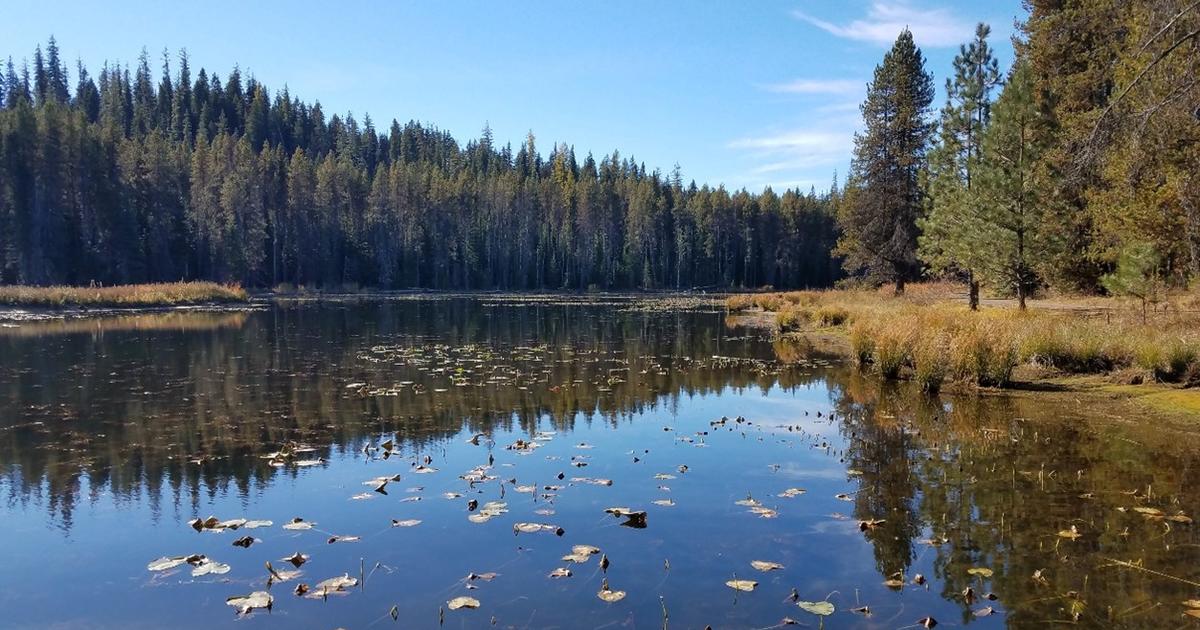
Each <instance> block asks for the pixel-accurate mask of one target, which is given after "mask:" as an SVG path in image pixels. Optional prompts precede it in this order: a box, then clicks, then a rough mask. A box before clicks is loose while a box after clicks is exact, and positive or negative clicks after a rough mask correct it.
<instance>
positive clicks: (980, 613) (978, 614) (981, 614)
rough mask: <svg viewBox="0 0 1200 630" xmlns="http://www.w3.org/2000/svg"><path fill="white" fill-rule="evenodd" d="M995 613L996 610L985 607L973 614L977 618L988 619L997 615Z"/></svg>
mask: <svg viewBox="0 0 1200 630" xmlns="http://www.w3.org/2000/svg"><path fill="white" fill-rule="evenodd" d="M995 612H996V609H994V608H992V607H991V606H984V607H983V608H980V609H979V610H976V611H975V612H973V613H971V614H972V615H975V616H976V617H988V616H991V615H993V614H995Z"/></svg>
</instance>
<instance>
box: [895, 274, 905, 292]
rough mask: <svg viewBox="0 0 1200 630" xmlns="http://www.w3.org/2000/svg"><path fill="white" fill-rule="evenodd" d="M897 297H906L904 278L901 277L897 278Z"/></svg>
mask: <svg viewBox="0 0 1200 630" xmlns="http://www.w3.org/2000/svg"><path fill="white" fill-rule="evenodd" d="M895 295H897V296H899V295H904V276H900V277H898V278H896V292H895Z"/></svg>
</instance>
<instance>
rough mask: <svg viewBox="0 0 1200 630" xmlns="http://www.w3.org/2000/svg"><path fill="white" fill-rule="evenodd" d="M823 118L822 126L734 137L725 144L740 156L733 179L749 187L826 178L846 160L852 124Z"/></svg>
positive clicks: (792, 185)
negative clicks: (737, 171) (740, 168)
mask: <svg viewBox="0 0 1200 630" xmlns="http://www.w3.org/2000/svg"><path fill="white" fill-rule="evenodd" d="M846 122H847V121H840V120H837V119H827V120H825V121H823V126H821V127H818V128H810V129H786V130H780V131H777V132H773V133H765V134H762V135H756V136H748V137H743V138H738V139H736V140H733V141H731V142H729V143H728V145H727V147H728V148H729V149H732V150H734V151H735V152H737V153H739V154H740V155H741V157H740V161H741V162H742V163H743V164H744V167H743V171H742V172H741V174H740V175H739V176H738V177H736V178H734V179H735V180H736V181H740V182H743V184H744V185H746V186H748V187H751V188H758V187H761V186H764V185H770V186H772V187H773V188H775V189H777V190H778V189H783V188H795V187H798V188H801V189H807V188H808V187H809V186H810V185H813V184H814V183H817V185H818V186H820V182H826V181H828V173H829V172H832V171H833V170H834V169H836V168H838V167H839V166H842V165H843V164H845V163H846V162H847V160H848V159H849V155H850V151H851V148H852V147H853V145H854V130H855V127H854V126H853V125H851V124H845V123H846Z"/></svg>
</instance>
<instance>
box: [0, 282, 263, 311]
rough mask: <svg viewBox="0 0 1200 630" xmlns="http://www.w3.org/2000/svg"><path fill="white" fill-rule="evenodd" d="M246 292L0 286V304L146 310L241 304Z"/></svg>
mask: <svg viewBox="0 0 1200 630" xmlns="http://www.w3.org/2000/svg"><path fill="white" fill-rule="evenodd" d="M246 299H247V295H246V291H245V290H244V289H242V287H241V286H239V285H236V284H218V283H216V282H164V283H157V284H126V285H118V286H111V287H95V286H89V287H68V286H53V287H30V286H0V304H4V305H8V306H29V307H41V308H61V307H150V306H182V305H191V304H207V303H228V302H245V301H246Z"/></svg>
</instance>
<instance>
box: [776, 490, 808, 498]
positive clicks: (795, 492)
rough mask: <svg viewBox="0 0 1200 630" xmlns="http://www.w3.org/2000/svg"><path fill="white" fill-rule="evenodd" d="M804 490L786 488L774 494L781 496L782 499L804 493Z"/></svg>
mask: <svg viewBox="0 0 1200 630" xmlns="http://www.w3.org/2000/svg"><path fill="white" fill-rule="evenodd" d="M805 492H807V490H803V489H800V488H788V489H787V490H784V491H783V492H780V493H779V494H777V495H776V496H778V497H782V498H784V499H791V498H793V497H798V496H800V495H802V494H804V493H805Z"/></svg>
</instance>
